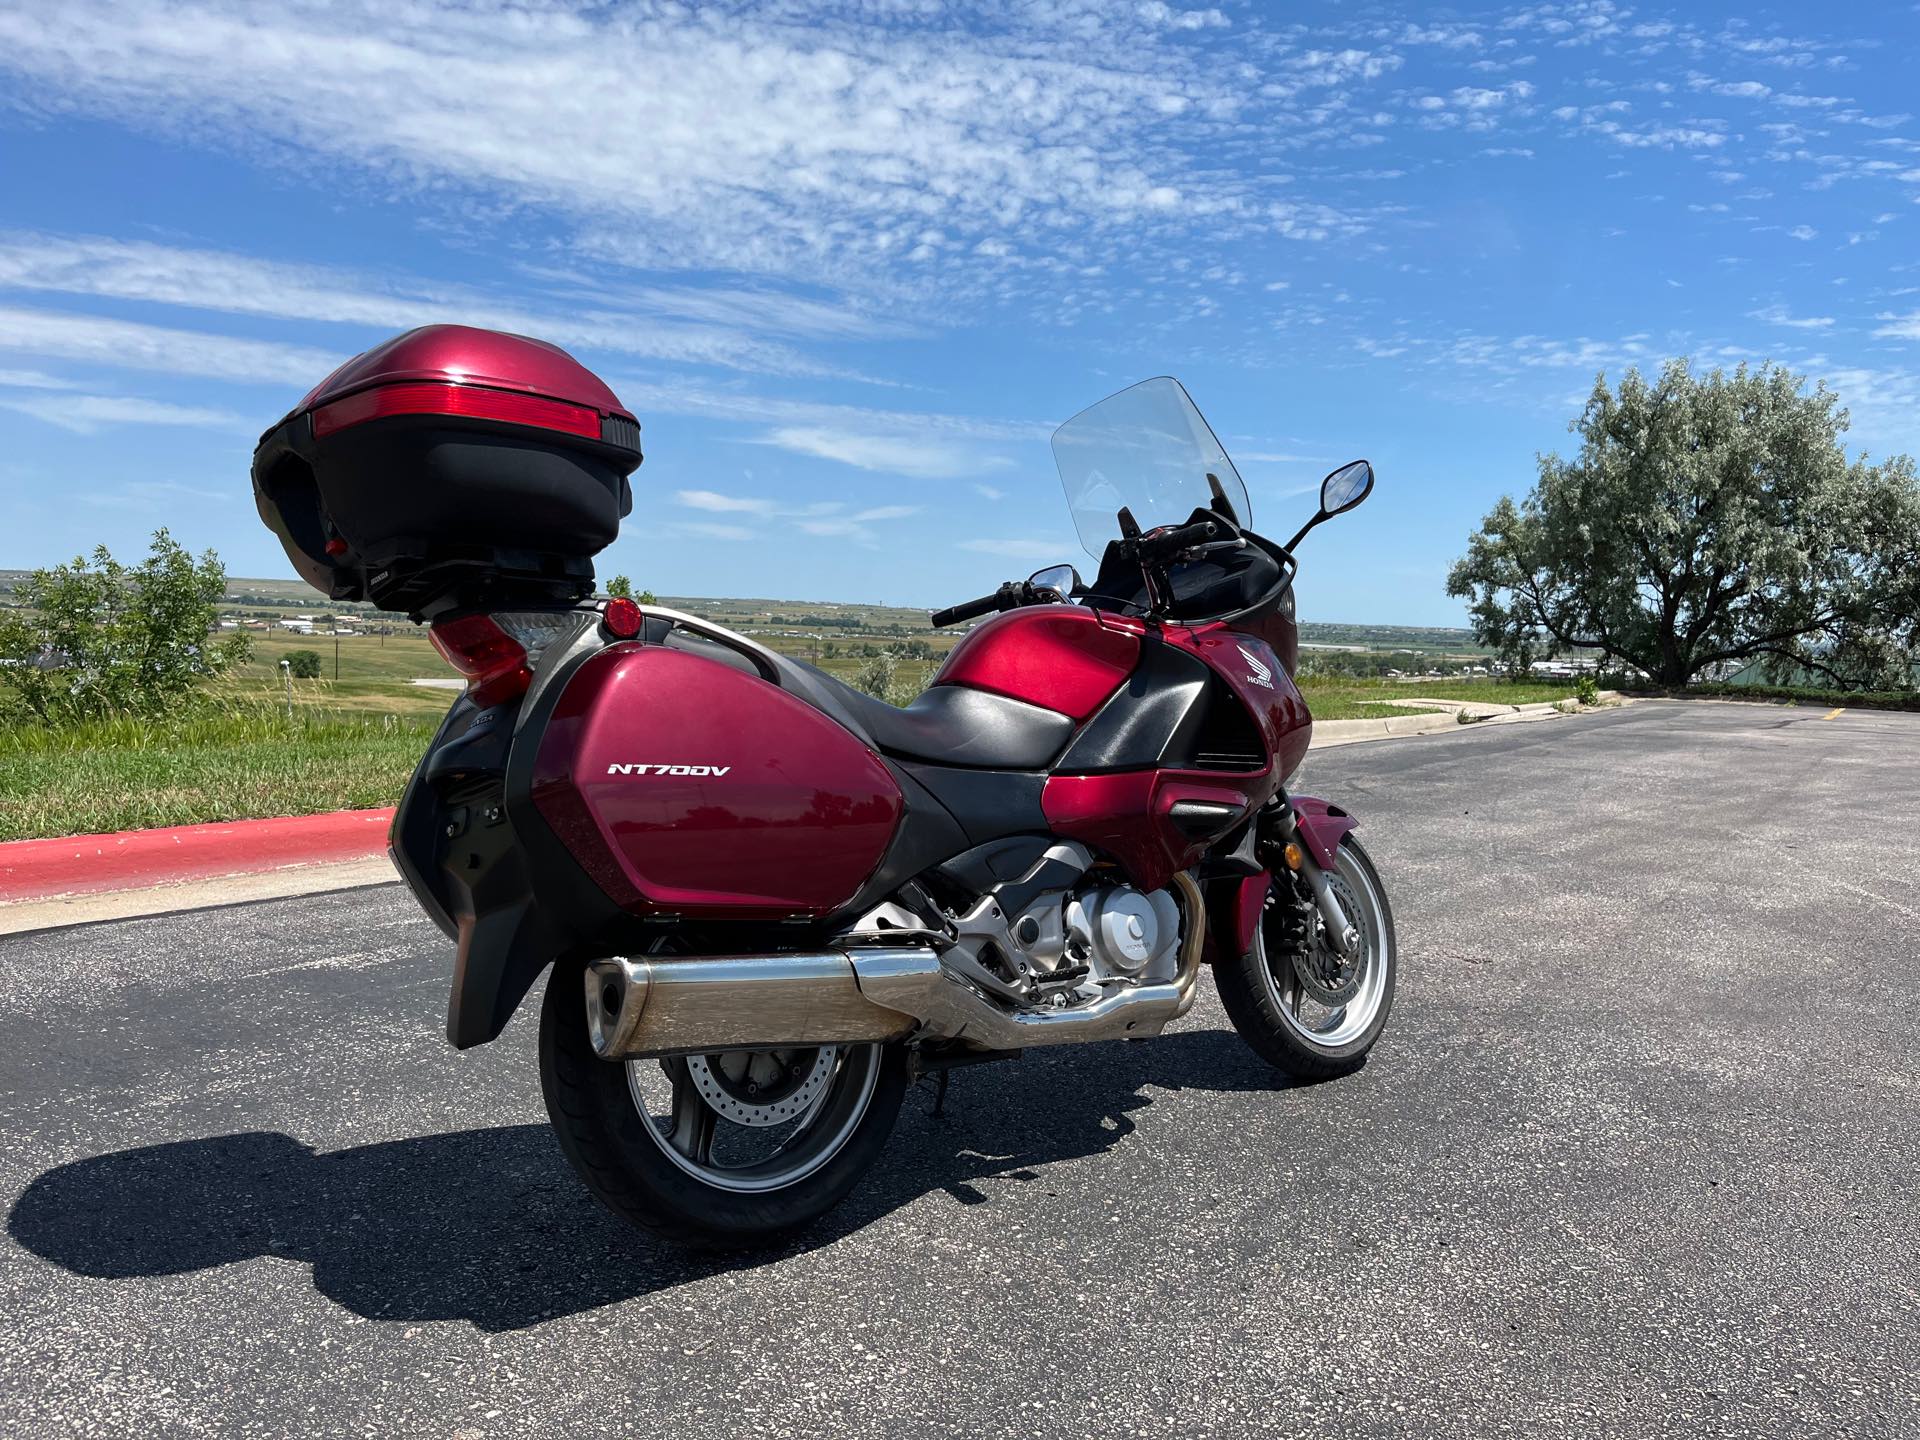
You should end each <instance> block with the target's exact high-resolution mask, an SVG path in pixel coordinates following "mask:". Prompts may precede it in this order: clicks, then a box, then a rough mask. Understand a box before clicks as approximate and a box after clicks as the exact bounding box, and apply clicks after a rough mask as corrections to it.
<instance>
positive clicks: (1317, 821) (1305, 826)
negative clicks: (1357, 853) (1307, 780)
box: [1288, 795, 1360, 870]
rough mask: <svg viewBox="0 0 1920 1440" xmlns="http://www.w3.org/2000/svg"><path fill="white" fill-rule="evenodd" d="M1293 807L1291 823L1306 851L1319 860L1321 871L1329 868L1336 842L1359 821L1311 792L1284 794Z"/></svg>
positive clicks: (1357, 827)
mask: <svg viewBox="0 0 1920 1440" xmlns="http://www.w3.org/2000/svg"><path fill="white" fill-rule="evenodd" d="M1288 800H1289V802H1290V803H1291V804H1292V806H1293V823H1294V826H1295V828H1296V829H1298V830H1299V832H1300V838H1301V839H1302V840H1304V841H1305V842H1306V846H1307V853H1308V854H1310V855H1311V856H1313V858H1314V859H1315V860H1317V861H1319V862H1320V868H1321V869H1322V870H1331V869H1332V868H1333V866H1334V861H1335V860H1336V859H1337V858H1338V856H1339V854H1340V841H1341V840H1342V839H1343V838H1344V837H1345V835H1346V834H1347V832H1348V831H1349V830H1358V829H1359V828H1360V822H1359V821H1358V820H1356V819H1354V818H1353V816H1351V815H1349V814H1348V813H1347V812H1346V811H1344V810H1342V809H1341V808H1340V807H1339V806H1338V805H1333V804H1330V803H1328V802H1327V801H1325V800H1316V799H1314V798H1313V796H1311V795H1292V796H1289V797H1288Z"/></svg>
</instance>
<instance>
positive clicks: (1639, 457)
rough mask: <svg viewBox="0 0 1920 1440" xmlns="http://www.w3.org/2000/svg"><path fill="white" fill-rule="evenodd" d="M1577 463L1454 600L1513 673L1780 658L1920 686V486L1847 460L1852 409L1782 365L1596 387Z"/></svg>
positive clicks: (1554, 479) (1470, 554) (1503, 531)
mask: <svg viewBox="0 0 1920 1440" xmlns="http://www.w3.org/2000/svg"><path fill="white" fill-rule="evenodd" d="M1569 428H1570V429H1572V430H1573V431H1574V432H1575V433H1577V434H1578V435H1579V436H1580V440H1581V444H1580V450H1579V453H1578V454H1577V455H1576V456H1575V457H1574V458H1572V459H1571V460H1563V459H1562V458H1560V456H1558V455H1545V456H1541V457H1540V459H1539V468H1540V478H1539V482H1538V484H1537V485H1535V487H1534V489H1533V493H1532V494H1530V495H1528V496H1527V497H1526V499H1525V500H1523V501H1521V502H1520V503H1519V504H1515V503H1514V501H1513V500H1512V498H1511V497H1502V499H1501V500H1500V502H1499V503H1498V504H1496V505H1495V506H1494V507H1493V509H1492V510H1491V511H1490V512H1489V513H1488V515H1487V517H1486V519H1485V520H1484V521H1482V522H1481V527H1480V529H1479V530H1478V531H1476V532H1475V533H1474V534H1473V535H1472V536H1471V537H1470V539H1469V540H1468V543H1467V553H1466V555H1465V556H1464V557H1462V558H1461V559H1460V560H1459V561H1458V562H1456V563H1455V565H1454V567H1453V570H1452V573H1451V574H1450V575H1449V576H1448V579H1447V593H1449V594H1450V595H1456V596H1461V597H1467V598H1470V599H1471V601H1472V606H1471V609H1472V614H1473V626H1474V633H1475V635H1476V636H1477V637H1478V638H1479V640H1480V642H1481V643H1482V644H1485V645H1490V646H1495V647H1497V648H1498V649H1499V651H1500V653H1501V656H1502V658H1503V659H1504V660H1506V661H1507V662H1508V663H1509V664H1510V665H1515V664H1517V665H1519V666H1521V667H1522V668H1524V666H1525V664H1526V662H1527V661H1529V660H1531V659H1532V658H1534V657H1535V656H1536V655H1539V654H1543V653H1550V652H1551V651H1552V650H1554V649H1559V648H1565V647H1571V646H1587V647H1592V648H1595V649H1599V650H1601V651H1603V652H1604V653H1605V654H1606V655H1608V656H1609V657H1617V658H1620V659H1624V660H1628V661H1631V662H1632V663H1633V664H1635V665H1637V666H1639V667H1640V668H1641V669H1643V670H1645V671H1646V672H1647V673H1648V674H1649V675H1651V676H1652V677H1653V678H1654V679H1656V680H1658V681H1660V682H1662V683H1664V684H1668V685H1685V684H1686V683H1688V682H1689V681H1690V680H1692V679H1693V677H1694V676H1696V675H1698V674H1700V672H1701V671H1703V670H1706V669H1708V668H1709V667H1712V666H1716V665H1720V664H1722V663H1723V662H1728V661H1738V660H1750V659H1752V658H1754V657H1764V658H1766V659H1767V660H1768V661H1769V662H1771V663H1772V664H1775V665H1778V666H1784V667H1803V668H1805V669H1806V670H1810V671H1813V672H1816V673H1818V674H1820V675H1823V676H1825V677H1826V678H1827V679H1829V680H1831V681H1833V682H1834V683H1836V684H1841V685H1858V686H1863V687H1868V688H1871V687H1874V686H1882V687H1884V686H1887V685H1894V686H1900V687H1905V686H1909V685H1911V684H1912V683H1913V680H1912V676H1913V670H1912V665H1913V659H1914V653H1915V649H1916V645H1917V644H1920V633H1916V618H1915V617H1916V615H1920V604H1916V602H1920V563H1917V562H1920V481H1917V480H1916V478H1915V472H1914V464H1913V461H1912V460H1911V459H1910V458H1908V457H1907V456H1904V455H1900V456H1895V457H1893V458H1892V459H1890V460H1885V461H1882V462H1881V463H1880V464H1877V465H1872V464H1869V463H1867V461H1866V460H1865V459H1860V460H1856V461H1849V460H1848V459H1847V454H1846V450H1845V448H1844V446H1843V445H1842V443H1841V436H1842V435H1843V434H1844V433H1845V432H1846V429H1847V412H1846V411H1845V410H1844V409H1841V408H1840V407H1839V400H1838V397H1837V396H1835V395H1834V394H1833V392H1832V391H1830V390H1828V389H1827V388H1826V386H1825V385H1824V384H1822V385H1816V386H1815V387H1814V388H1813V389H1812V390H1811V391H1808V390H1807V389H1806V388H1805V381H1804V380H1803V378H1802V377H1800V376H1797V375H1793V374H1790V373H1789V372H1788V371H1786V370H1785V369H1782V368H1781V367H1779V366H1776V365H1762V366H1760V367H1758V368H1757V369H1749V368H1748V367H1746V366H1744V365H1743V366H1741V367H1740V368H1739V369H1738V370H1736V371H1734V372H1733V374H1731V375H1728V374H1726V373H1725V372H1724V371H1721V370H1714V371H1712V372H1711V373H1710V374H1708V375H1706V376H1704V377H1702V376H1698V375H1696V374H1694V373H1693V371H1692V370H1691V369H1690V368H1689V366H1688V364H1687V362H1686V361H1684V360H1676V361H1673V362H1672V363H1670V364H1669V365H1667V367H1666V368H1665V369H1664V370H1663V371H1662V372H1661V374H1660V377H1659V378H1658V380H1656V381H1651V382H1649V381H1648V380H1646V379H1645V378H1643V377H1642V376H1641V375H1640V373H1639V372H1638V371H1636V370H1629V371H1628V372H1627V374H1626V376H1625V378H1623V379H1622V380H1621V382H1620V386H1619V389H1618V391H1617V392H1615V391H1611V390H1609V389H1608V388H1607V384H1606V377H1605V376H1601V377H1600V378H1599V379H1597V380H1596V381H1595V383H1594V388H1593V394H1592V395H1591V397H1590V398H1589V399H1588V401H1587V405H1586V408H1585V410H1584V411H1583V412H1582V413H1581V415H1580V417H1579V418H1578V419H1577V420H1575V421H1574V422H1573V424H1572V426H1570V427H1569Z"/></svg>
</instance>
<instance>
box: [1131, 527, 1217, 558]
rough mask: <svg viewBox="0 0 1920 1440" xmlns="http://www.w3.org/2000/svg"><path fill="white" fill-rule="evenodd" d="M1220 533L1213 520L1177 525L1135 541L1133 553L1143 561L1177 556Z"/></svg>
mask: <svg viewBox="0 0 1920 1440" xmlns="http://www.w3.org/2000/svg"><path fill="white" fill-rule="evenodd" d="M1219 533H1220V527H1219V526H1218V525H1216V524H1214V523H1213V521H1211V520H1196V521H1194V522H1193V524H1191V525H1175V526H1173V527H1172V528H1171V529H1168V530H1150V531H1148V532H1147V533H1146V534H1145V535H1142V536H1140V537H1139V538H1138V539H1136V540H1135V541H1133V553H1134V554H1135V555H1137V556H1139V557H1140V558H1141V559H1142V560H1151V559H1156V558H1158V557H1159V556H1162V555H1172V554H1176V553H1177V552H1179V551H1181V550H1190V549H1192V548H1193V547H1194V546H1195V545H1203V544H1205V543H1206V542H1207V541H1209V540H1211V539H1213V537H1214V536H1216V535H1218V534H1219Z"/></svg>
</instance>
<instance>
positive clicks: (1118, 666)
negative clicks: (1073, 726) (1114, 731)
mask: <svg viewBox="0 0 1920 1440" xmlns="http://www.w3.org/2000/svg"><path fill="white" fill-rule="evenodd" d="M1140 630H1141V627H1140V625H1139V624H1138V623H1137V622H1135V621H1129V620H1124V619H1120V618H1118V617H1112V616H1104V615H1100V614H1098V613H1096V612H1095V611H1092V610H1088V609H1085V608H1084V607H1082V606H1079V605H1030V606H1026V607H1023V608H1022V609H1019V610H1009V611H1007V612H1006V613H1005V614H1002V615H998V616H995V617H994V618H993V619H991V620H988V621H986V622H985V623H984V624H981V625H976V626H975V627H974V628H973V630H972V631H970V632H969V633H968V635H967V637H966V638H965V639H964V640H962V641H961V642H960V643H959V644H958V645H956V646H954V647H953V650H952V652H951V653H950V654H949V655H948V656H947V662H946V664H944V665H942V666H941V667H940V673H939V674H938V675H936V676H934V679H933V683H934V684H936V685H966V686H970V687H972V688H973V689H975V690H990V691H992V692H993V693H994V694H996V695H1005V696H1007V697H1008V698H1010V699H1013V700H1024V701H1026V702H1027V704H1029V705H1038V706H1040V708H1041V709H1043V710H1052V711H1055V712H1056V713H1058V714H1061V715H1071V716H1072V717H1073V718H1074V719H1075V720H1084V719H1086V718H1087V717H1088V716H1089V715H1091V714H1093V712H1094V711H1096V710H1098V709H1099V708H1100V707H1101V706H1102V705H1103V704H1105V703H1106V699H1107V697H1108V696H1109V695H1111V694H1113V692H1114V691H1115V690H1118V689H1119V688H1120V685H1121V682H1122V681H1124V680H1125V679H1126V678H1127V676H1129V675H1131V674H1132V673H1133V667H1134V666H1135V664H1137V663H1138V662H1139V659H1140V639H1139V636H1140Z"/></svg>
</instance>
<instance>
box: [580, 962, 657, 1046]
mask: <svg viewBox="0 0 1920 1440" xmlns="http://www.w3.org/2000/svg"><path fill="white" fill-rule="evenodd" d="M586 987H587V1038H588V1039H589V1040H590V1041H591V1042H592V1043H593V1053H594V1054H596V1055H598V1056H599V1057H600V1058H601V1059H603V1060H604V1059H606V1058H607V1057H608V1056H610V1055H617V1054H619V1053H620V1052H621V1049H622V1048H623V1045H624V1042H625V1039H626V1033H627V1032H628V1031H630V1030H631V1029H632V1028H633V1026H634V1025H635V1023H636V1022H637V1021H638V1020H639V1016H640V1009H641V1007H642V1006H643V1005H644V1004H645V1003H646V993H645V992H646V987H647V975H646V970H645V968H644V967H642V966H638V965H635V964H633V963H632V962H631V961H628V960H620V959H609V960H596V961H594V962H593V964H591V965H589V966H588V967H587V974H586ZM635 992H639V993H635Z"/></svg>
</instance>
